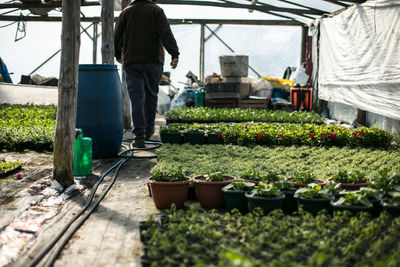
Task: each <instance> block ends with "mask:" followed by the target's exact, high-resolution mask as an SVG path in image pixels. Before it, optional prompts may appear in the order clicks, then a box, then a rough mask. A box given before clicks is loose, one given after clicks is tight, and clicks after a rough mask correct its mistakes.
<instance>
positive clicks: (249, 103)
mask: <svg viewBox="0 0 400 267" xmlns="http://www.w3.org/2000/svg"><path fill="white" fill-rule="evenodd" d="M268 103H269V99H268V98H267V99H251V98H244V99H238V107H239V108H259V109H265V108H268Z"/></svg>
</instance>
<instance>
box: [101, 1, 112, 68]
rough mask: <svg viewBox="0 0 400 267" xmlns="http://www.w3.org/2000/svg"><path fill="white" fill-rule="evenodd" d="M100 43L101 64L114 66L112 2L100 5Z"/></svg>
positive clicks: (103, 2) (104, 2)
mask: <svg viewBox="0 0 400 267" xmlns="http://www.w3.org/2000/svg"><path fill="white" fill-rule="evenodd" d="M101 41H102V44H101V54H102V62H103V64H114V0H103V1H102V4H101Z"/></svg>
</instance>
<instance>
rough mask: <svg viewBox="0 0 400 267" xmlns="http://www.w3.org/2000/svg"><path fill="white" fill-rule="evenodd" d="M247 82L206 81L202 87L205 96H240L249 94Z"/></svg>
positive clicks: (249, 85)
mask: <svg viewBox="0 0 400 267" xmlns="http://www.w3.org/2000/svg"><path fill="white" fill-rule="evenodd" d="M250 89H251V84H249V83H208V84H206V86H205V88H204V92H205V95H206V98H240V97H247V96H248V95H249V94H250Z"/></svg>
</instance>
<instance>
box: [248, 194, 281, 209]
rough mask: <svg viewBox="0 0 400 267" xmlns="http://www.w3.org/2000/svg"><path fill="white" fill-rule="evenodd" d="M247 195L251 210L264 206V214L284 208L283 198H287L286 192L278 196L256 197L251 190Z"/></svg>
mask: <svg viewBox="0 0 400 267" xmlns="http://www.w3.org/2000/svg"><path fill="white" fill-rule="evenodd" d="M245 197H246V198H247V204H248V208H249V211H253V210H254V209H255V208H262V209H263V211H264V214H268V213H270V212H271V211H273V210H276V209H280V208H282V204H283V200H284V199H285V195H284V194H282V195H281V196H278V197H256V196H251V195H250V193H249V192H247V193H246V194H245Z"/></svg>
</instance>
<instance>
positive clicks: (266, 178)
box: [239, 170, 280, 184]
mask: <svg viewBox="0 0 400 267" xmlns="http://www.w3.org/2000/svg"><path fill="white" fill-rule="evenodd" d="M239 179H242V180H244V181H246V182H252V183H256V184H257V183H258V182H266V183H271V182H276V181H279V180H280V176H279V174H278V172H276V171H273V170H268V171H267V172H266V173H260V172H259V171H256V170H248V171H246V172H245V173H243V174H242V175H241V176H239Z"/></svg>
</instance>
